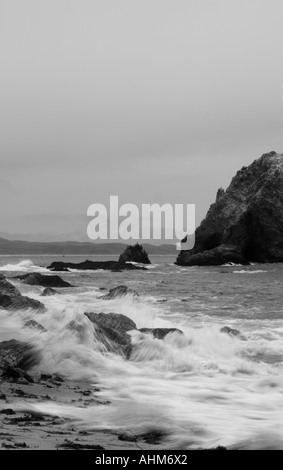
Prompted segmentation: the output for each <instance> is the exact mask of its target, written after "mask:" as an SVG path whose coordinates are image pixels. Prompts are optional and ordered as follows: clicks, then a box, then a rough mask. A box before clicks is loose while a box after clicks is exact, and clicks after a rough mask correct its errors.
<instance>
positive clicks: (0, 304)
mask: <svg viewBox="0 0 283 470" xmlns="http://www.w3.org/2000/svg"><path fill="white" fill-rule="evenodd" d="M0 308H2V309H5V310H11V311H15V310H27V309H32V310H37V311H40V312H44V311H45V310H46V308H45V306H44V305H43V304H42V303H41V302H39V301H38V300H35V299H30V298H29V297H25V296H23V295H22V294H21V292H20V291H19V290H18V289H17V288H16V287H15V286H13V284H11V283H10V282H8V281H7V280H6V279H5V278H4V276H2V274H0Z"/></svg>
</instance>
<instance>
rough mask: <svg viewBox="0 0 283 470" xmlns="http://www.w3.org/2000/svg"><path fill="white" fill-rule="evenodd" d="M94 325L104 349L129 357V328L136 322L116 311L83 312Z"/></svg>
mask: <svg viewBox="0 0 283 470" xmlns="http://www.w3.org/2000/svg"><path fill="white" fill-rule="evenodd" d="M85 315H86V316H87V318H88V319H89V320H90V321H91V322H92V324H93V325H94V327H95V335H96V337H97V339H98V340H99V341H100V342H101V343H102V344H103V346H104V347H105V351H108V352H113V353H116V354H120V355H121V356H124V357H126V358H129V356H130V354H131V351H132V344H131V336H130V335H129V334H128V332H129V331H131V330H136V329H137V327H136V324H135V323H134V322H133V321H132V320H131V319H130V318H128V317H126V316H125V315H122V314H118V313H107V314H105V313H92V312H90V313H85Z"/></svg>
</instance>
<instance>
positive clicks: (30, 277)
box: [15, 273, 73, 288]
mask: <svg viewBox="0 0 283 470" xmlns="http://www.w3.org/2000/svg"><path fill="white" fill-rule="evenodd" d="M15 279H19V280H20V281H21V282H23V283H24V284H28V285H29V286H42V287H59V288H61V287H73V286H72V285H71V284H70V283H69V282H67V281H63V279H61V277H59V276H50V275H47V276H45V275H44V274H40V273H30V274H22V275H20V276H15Z"/></svg>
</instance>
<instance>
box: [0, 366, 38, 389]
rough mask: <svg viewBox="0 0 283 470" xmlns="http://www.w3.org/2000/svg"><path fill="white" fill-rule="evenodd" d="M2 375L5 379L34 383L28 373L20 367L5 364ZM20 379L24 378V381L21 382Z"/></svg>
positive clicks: (23, 383) (24, 383)
mask: <svg viewBox="0 0 283 470" xmlns="http://www.w3.org/2000/svg"><path fill="white" fill-rule="evenodd" d="M3 377H5V379H13V380H16V381H17V383H19V384H20V383H22V385H26V384H29V383H34V380H33V378H32V377H31V376H30V375H29V374H27V373H26V371H24V370H23V369H21V368H20V367H13V366H11V365H7V366H6V367H5V369H4V372H3ZM20 379H24V381H23V382H21V381H19V380H20Z"/></svg>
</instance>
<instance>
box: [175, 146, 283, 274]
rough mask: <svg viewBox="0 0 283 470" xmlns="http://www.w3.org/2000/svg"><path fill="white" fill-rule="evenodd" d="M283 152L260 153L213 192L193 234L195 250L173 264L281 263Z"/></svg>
mask: <svg viewBox="0 0 283 470" xmlns="http://www.w3.org/2000/svg"><path fill="white" fill-rule="evenodd" d="M282 233H283V155H281V154H278V153H276V152H270V153H267V154H264V155H263V156H262V157H261V158H259V159H258V160H255V161H254V162H253V163H252V164H251V165H249V166H248V167H243V168H242V169H241V170H240V171H238V173H237V174H236V176H235V177H234V178H233V179H232V182H231V184H230V186H229V187H228V189H227V190H226V192H225V191H224V190H223V189H221V190H219V191H218V193H217V198H216V202H215V203H214V204H212V205H211V207H210V209H209V211H208V213H207V215H206V218H205V219H204V220H203V221H202V223H201V225H200V226H199V227H198V228H197V230H196V233H195V246H194V248H193V250H190V251H181V252H180V254H179V256H178V258H177V261H176V264H178V265H182V266H191V265H201V266H202V265H220V264H225V263H228V262H233V263H236V264H248V263H249V262H260V263H268V262H270V263H272V262H283V237H282Z"/></svg>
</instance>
